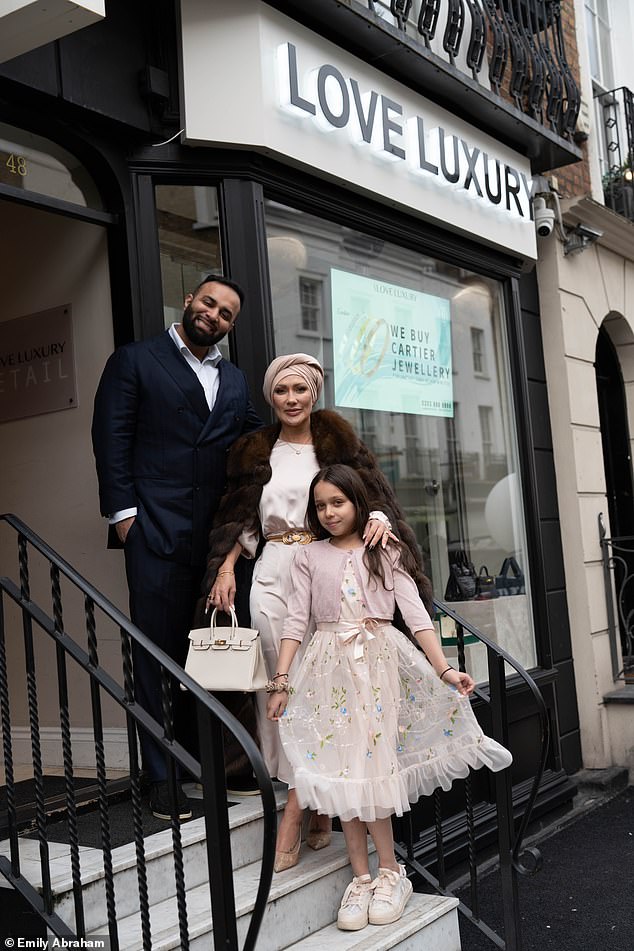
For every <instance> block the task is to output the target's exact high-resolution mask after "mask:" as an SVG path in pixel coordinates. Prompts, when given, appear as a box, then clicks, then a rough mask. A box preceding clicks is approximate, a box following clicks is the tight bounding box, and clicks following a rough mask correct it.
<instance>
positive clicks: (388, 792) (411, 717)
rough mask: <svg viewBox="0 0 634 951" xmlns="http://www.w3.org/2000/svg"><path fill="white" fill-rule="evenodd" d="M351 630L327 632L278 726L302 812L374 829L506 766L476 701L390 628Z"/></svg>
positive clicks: (327, 627) (310, 652)
mask: <svg viewBox="0 0 634 951" xmlns="http://www.w3.org/2000/svg"><path fill="white" fill-rule="evenodd" d="M357 630H359V629H357ZM354 631H355V628H354V626H353V625H351V624H342V623H341V622H340V623H338V624H322V625H320V627H319V628H318V630H317V631H316V632H315V634H314V635H313V637H312V639H311V641H310V642H309V644H308V646H307V648H306V652H305V654H304V657H303V659H302V662H301V665H300V668H299V670H298V672H297V673H296V674H295V676H294V678H293V679H294V682H293V684H292V688H293V689H292V693H291V696H290V698H289V703H288V707H287V710H286V712H285V714H284V716H283V717H282V718H281V720H280V737H281V741H282V745H283V747H284V752H285V753H286V756H287V758H288V760H289V763H290V765H291V768H292V770H293V781H292V783H291V785H292V786H294V787H295V789H296V791H297V797H298V800H299V804H300V806H302V807H303V808H305V807H309V808H311V809H315V810H316V811H318V812H320V813H326V814H328V815H330V816H339V817H340V818H341V819H343V820H344V821H347V820H349V819H352V818H355V817H357V818H359V819H361V820H362V821H364V822H373V821H374V820H375V819H382V818H385V817H387V816H390V815H393V814H396V815H397V816H400V815H402V814H403V813H404V812H406V811H407V810H408V809H409V808H410V803H413V802H416V801H417V800H418V799H419V798H420V797H421V796H427V795H429V794H430V793H432V792H433V791H434V789H436V788H437V787H438V786H440V787H442V788H443V789H448V788H449V787H450V786H451V783H452V782H453V780H454V779H457V778H463V777H465V776H466V775H467V774H468V772H469V768H470V767H471V768H473V769H478V768H479V767H481V766H487V767H488V768H489V769H491V770H494V771H497V770H501V769H505V768H506V767H507V766H509V764H510V763H511V761H512V757H511V754H510V753H509V751H508V750H506V749H505V748H504V747H503V746H501V745H500V744H499V743H497V742H496V741H495V740H492V739H491V738H490V737H487V736H485V735H484V733H483V732H482V730H481V729H480V726H479V725H478V723H477V721H476V718H475V716H474V715H473V711H472V709H471V702H470V700H469V698H468V697H462V696H461V695H460V694H459V693H458V692H457V690H455V689H454V688H452V687H448V686H447V685H446V684H444V683H442V681H440V680H439V679H438V677H437V676H436V674H435V672H434V671H433V669H432V667H431V666H430V664H429V663H428V662H427V660H426V658H425V656H424V655H423V654H422V653H421V652H420V651H419V650H417V649H416V647H414V645H413V644H412V643H411V642H410V641H409V640H408V639H407V638H406V637H405V635H404V634H402V633H401V632H400V631H398V630H397V629H396V628H394V627H393V626H392V625H391V624H383V625H381V626H380V627H376V628H374V629H373V630H371V632H370V634H368V632H367V631H365V630H363V629H361V630H359V633H357V634H355V633H354ZM351 632H353V633H351Z"/></svg>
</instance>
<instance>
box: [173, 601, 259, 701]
mask: <svg viewBox="0 0 634 951" xmlns="http://www.w3.org/2000/svg"><path fill="white" fill-rule="evenodd" d="M216 613H217V608H214V610H213V613H212V615H211V621H210V623H209V627H200V628H197V629H196V630H194V631H190V632H189V642H190V643H189V651H188V652H187V660H186V661H185V673H187V674H189V676H190V677H191V678H192V679H193V680H195V681H196V682H197V683H199V684H200V686H201V687H204V688H205V690H210V691H212V692H214V693H215V692H216V691H221V690H243V691H246V692H252V691H254V690H262V689H263V688H264V686H265V684H266V682H267V679H268V677H267V673H266V666H265V664H264V654H263V653H262V639H261V637H260V632H259V631H256V630H254V629H253V628H250V627H238V619H237V617H236V612H235V611H234V609H233V608H231V627H216Z"/></svg>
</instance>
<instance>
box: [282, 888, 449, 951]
mask: <svg viewBox="0 0 634 951" xmlns="http://www.w3.org/2000/svg"><path fill="white" fill-rule="evenodd" d="M457 907H458V899H457V898H445V897H444V896H442V895H419V894H416V893H414V894H413V895H412V897H411V898H410V900H409V901H408V903H407V907H406V908H405V913H404V914H403V917H402V918H401V919H400V921H397V922H395V923H394V924H393V925H383V926H381V927H379V926H376V925H368V927H367V928H363V930H361V931H340V930H339V929H338V928H337V925H336V924H335V923H334V922H333V923H332V924H330V925H328V926H327V927H326V928H321V929H320V930H319V931H317V932H315V933H313V934H311V935H309V936H308V937H307V938H303V939H302V940H301V941H298V942H296V943H295V944H292V945H289V946H287V947H286V951H324V949H326V948H327V949H328V951H460V931H459V926H458V912H457V911H456V909H457Z"/></svg>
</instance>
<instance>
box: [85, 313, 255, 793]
mask: <svg viewBox="0 0 634 951" xmlns="http://www.w3.org/2000/svg"><path fill="white" fill-rule="evenodd" d="M218 370H219V374H220V380H219V387H218V393H217V397H216V402H215V404H214V407H213V409H212V411H211V412H209V408H208V406H207V402H206V400H205V394H204V391H203V388H202V386H201V385H200V383H199V381H198V379H197V377H196V374H195V373H194V371H193V370H192V369H191V367H190V366H188V364H187V362H186V360H185V359H184V358H183V356H182V355H181V354H180V353H179V351H178V349H177V348H176V346H175V344H174V342H173V340H172V339H171V337H170V335H169V333H168V332H167V331H166V332H165V333H163V334H161V335H160V336H158V337H155V338H153V339H152V340H147V341H141V342H138V343H132V344H127V345H125V346H123V347H120V348H119V349H118V350H116V351H115V352H114V353H113V354H112V356H111V357H110V358H109V360H108V362H107V364H106V367H105V369H104V372H103V375H102V378H101V381H100V383H99V387H98V389H97V394H96V397H95V411H94V417H93V426H92V437H93V448H94V453H95V458H96V461H97V476H98V480H99V498H100V506H101V514H102V515H106V516H107V515H111V514H113V513H114V512H119V511H122V510H123V509H127V508H132V507H133V506H136V508H137V517H136V520H135V521H134V523H133V525H132V527H131V528H130V531H129V532H128V536H127V538H126V542H125V545H124V549H125V559H126V574H127V579H128V586H129V590H130V616H131V618H132V620H133V622H134V623H135V624H136V625H137V626H138V627H139V628H140V629H141V630H142V631H143V632H144V633H145V634H147V636H148V637H150V638H151V639H152V640H153V641H154V643H155V644H157V645H158V646H159V647H161V648H162V649H163V650H164V651H165V652H166V653H167V654H169V655H170V657H172V658H173V659H174V660H175V661H176V662H177V663H179V664H181V665H182V664H184V661H185V657H186V654H187V643H188V641H187V635H188V632H189V628H190V624H191V619H192V614H193V607H194V603H195V601H196V598H197V596H198V594H199V589H200V584H201V581H202V577H203V574H204V569H205V561H206V556H207V538H208V534H209V529H210V527H211V523H212V520H213V517H214V514H215V512H216V509H217V507H218V503H219V501H220V498H221V496H222V493H223V489H224V484H225V461H226V453H227V450H228V449H229V447H230V446H231V445H232V444H233V442H234V441H235V440H236V439H237V438H238V436H240V435H241V434H242V433H246V432H250V431H252V430H254V429H259V428H260V427H261V425H262V422H261V420H260V418H259V417H258V416H257V414H256V413H255V411H254V409H253V407H252V406H251V402H250V399H249V392H248V388H247V383H246V380H245V377H244V374H243V373H242V371H240V370H238V369H237V368H236V367H234V366H233V364H231V363H229V362H228V361H227V360H221V361H220V363H219V364H218ZM114 539H116V533H115V532H113V531H111V532H110V540H111V543H112V542H113V540H114ZM114 543H115V544H116V542H114ZM134 661H135V672H134V673H135V691H136V696H137V699H138V700H139V702H140V703H142V704H143V705H144V706H145V707H146V708H147V709H148V710H149V711H150V712H151V713H152V714H153V715H154V716H155V717H156V718H157V719H158V720H159V722H160V721H161V719H162V713H161V689H160V675H159V672H158V668H157V666H156V665H155V664H154V663H153V662H151V661H149V660H148V659H147V657H145V656H144V655H143V652H141V651H135V658H134ZM175 699H176V698H175ZM141 748H142V752H143V762H144V766H145V769H146V770H147V772H148V773H149V776H150V778H151V779H163V778H165V775H166V772H165V762H164V757H163V755H162V753H161V751H160V749H159V748H158V747H157V746H156V744H155V743H153V742H152V741H150V740H149V738H148V737H147V736H145V735H144V734H141Z"/></svg>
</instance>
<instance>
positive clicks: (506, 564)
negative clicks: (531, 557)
mask: <svg viewBox="0 0 634 951" xmlns="http://www.w3.org/2000/svg"><path fill="white" fill-rule="evenodd" d="M495 587H496V588H497V589H498V592H499V594H500V595H501V596H502V597H504V596H508V595H511V594H524V593H525V591H526V581H525V579H524V572H523V571H522V569H521V568H520V566H519V565H518V563H517V560H516V559H515V558H514V557H513V555H510V556H509V557H508V558H505V559H504V561H503V562H502V567H501V568H500V573H499V575H497V576H496V579H495Z"/></svg>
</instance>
